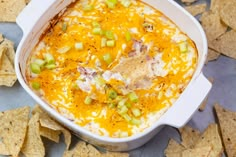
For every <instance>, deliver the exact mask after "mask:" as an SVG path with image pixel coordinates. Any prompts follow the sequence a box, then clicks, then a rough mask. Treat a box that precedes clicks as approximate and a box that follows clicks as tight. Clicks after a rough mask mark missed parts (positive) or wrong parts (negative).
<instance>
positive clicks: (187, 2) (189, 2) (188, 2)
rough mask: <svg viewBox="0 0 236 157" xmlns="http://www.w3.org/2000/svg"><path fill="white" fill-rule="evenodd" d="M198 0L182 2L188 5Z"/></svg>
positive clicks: (184, 0)
mask: <svg viewBox="0 0 236 157" xmlns="http://www.w3.org/2000/svg"><path fill="white" fill-rule="evenodd" d="M196 1H197V0H181V2H182V3H185V4H186V5H190V4H192V3H194V2H196Z"/></svg>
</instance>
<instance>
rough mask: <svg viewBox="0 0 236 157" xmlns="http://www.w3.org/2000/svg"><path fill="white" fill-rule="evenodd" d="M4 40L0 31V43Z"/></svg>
mask: <svg viewBox="0 0 236 157" xmlns="http://www.w3.org/2000/svg"><path fill="white" fill-rule="evenodd" d="M3 40H4V38H3V36H2V34H1V33H0V43H1V42H2V41H3Z"/></svg>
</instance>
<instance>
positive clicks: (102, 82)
mask: <svg viewBox="0 0 236 157" xmlns="http://www.w3.org/2000/svg"><path fill="white" fill-rule="evenodd" d="M197 56H198V53H197V50H196V48H195V45H194V43H193V41H192V40H191V39H190V38H189V37H188V36H187V35H185V34H184V33H183V32H181V30H180V29H179V28H178V27H177V26H176V25H175V24H174V23H173V22H172V21H170V20H169V19H168V18H167V17H166V16H165V15H163V14H162V13H161V12H159V11H158V10H155V9H154V8H152V7H151V6H149V5H147V4H145V3H143V2H141V1H138V0H137V1H134V0H120V1H119V0H86V1H85V0H81V1H76V2H75V3H73V4H71V5H70V6H69V7H68V8H67V10H66V11H65V12H64V13H63V15H62V16H61V17H60V18H59V19H57V22H56V24H55V25H53V26H52V27H51V28H50V29H48V30H47V31H46V32H45V34H44V35H43V36H42V37H41V40H40V41H39V43H38V44H37V45H36V47H35V48H34V49H33V51H32V53H31V55H30V57H29V59H28V70H27V81H28V83H29V84H30V86H31V87H32V89H34V91H35V92H36V93H37V94H38V95H39V96H41V97H42V98H43V99H44V100H45V101H46V102H47V103H48V104H50V106H51V107H53V108H54V109H55V110H57V111H58V112H59V113H60V114H62V115H63V116H65V117H66V118H68V119H70V120H73V121H74V123H76V124H78V125H79V126H81V127H84V128H85V129H87V130H89V131H91V132H93V133H95V134H98V135H101V136H108V137H115V138H120V137H127V136H132V135H134V134H137V133H140V132H142V131H143V130H145V129H146V128H148V127H150V126H151V125H152V124H153V123H154V122H155V121H157V120H158V119H159V117H160V116H161V115H162V114H163V113H165V111H166V110H167V109H168V108H169V107H170V106H171V105H172V104H173V103H174V102H175V101H176V100H177V99H178V97H179V96H180V95H181V93H182V92H183V90H184V89H185V87H186V86H187V85H188V83H189V81H190V80H191V78H192V75H193V74H194V71H195V68H196V62H197Z"/></svg>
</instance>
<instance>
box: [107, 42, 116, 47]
mask: <svg viewBox="0 0 236 157" xmlns="http://www.w3.org/2000/svg"><path fill="white" fill-rule="evenodd" d="M107 46H108V47H114V46H115V40H108V41H107Z"/></svg>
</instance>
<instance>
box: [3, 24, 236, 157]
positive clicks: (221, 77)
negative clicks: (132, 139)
mask: <svg viewBox="0 0 236 157" xmlns="http://www.w3.org/2000/svg"><path fill="white" fill-rule="evenodd" d="M0 32H1V33H3V35H4V36H5V37H6V38H8V39H10V40H13V41H14V42H15V47H17V45H18V43H19V41H20V39H21V37H22V32H21V30H20V28H19V27H18V26H17V25H16V24H15V23H0ZM203 71H204V74H205V75H206V76H207V77H213V78H214V84H213V87H212V90H211V91H210V94H209V99H208V102H207V106H206V108H205V110H204V111H203V112H198V111H197V112H196V113H195V114H194V116H193V118H192V119H191V120H190V121H189V123H188V124H189V125H190V126H192V127H194V128H197V129H199V130H201V131H203V130H204V129H205V128H206V127H207V126H208V125H209V124H210V123H214V122H215V116H214V113H213V108H212V106H213V104H214V103H215V102H218V103H220V104H221V105H223V106H225V107H226V108H228V109H232V110H234V111H236V104H235V103H236V96H235V93H236V60H234V59H230V58H228V57H225V56H221V57H220V58H219V59H218V60H217V61H213V62H210V63H208V64H207V65H206V66H205V67H204V70H203ZM193 101H194V100H193ZM25 105H29V106H33V105H35V101H34V100H33V99H32V98H31V97H30V96H29V95H28V94H27V93H26V92H25V91H24V90H23V88H22V87H21V86H20V84H19V83H18V82H17V83H16V84H15V85H14V87H12V88H7V87H0V110H1V111H2V110H7V109H12V108H16V107H20V106H25ZM170 138H174V139H176V140H177V141H179V140H180V137H179V134H178V132H177V130H176V129H174V128H172V127H169V126H166V127H164V128H163V130H162V131H160V132H159V133H158V134H157V135H156V136H155V137H154V138H153V139H152V140H150V141H149V142H148V143H147V144H145V145H144V146H142V147H141V148H138V149H136V150H133V151H130V156H131V157H163V156H164V154H163V153H164V148H165V147H166V145H167V143H168V140H169V139H170ZM44 141H45V146H46V151H47V155H46V156H47V157H60V156H62V152H63V151H64V147H65V145H64V144H63V142H62V140H61V142H60V143H59V144H56V143H53V142H50V141H48V140H46V139H44ZM73 141H76V137H73Z"/></svg>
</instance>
